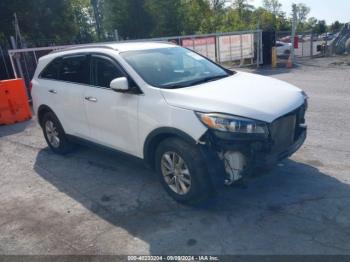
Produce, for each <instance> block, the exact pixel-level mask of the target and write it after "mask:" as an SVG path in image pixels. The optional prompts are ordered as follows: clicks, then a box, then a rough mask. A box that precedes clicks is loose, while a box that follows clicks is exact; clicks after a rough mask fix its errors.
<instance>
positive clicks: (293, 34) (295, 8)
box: [291, 4, 298, 65]
mask: <svg viewBox="0 0 350 262" xmlns="http://www.w3.org/2000/svg"><path fill="white" fill-rule="evenodd" d="M292 10H293V18H292V34H291V42H292V49H291V58H292V65H294V63H295V49H294V42H295V32H296V30H297V25H298V15H297V12H298V10H297V5H296V4H293V5H292Z"/></svg>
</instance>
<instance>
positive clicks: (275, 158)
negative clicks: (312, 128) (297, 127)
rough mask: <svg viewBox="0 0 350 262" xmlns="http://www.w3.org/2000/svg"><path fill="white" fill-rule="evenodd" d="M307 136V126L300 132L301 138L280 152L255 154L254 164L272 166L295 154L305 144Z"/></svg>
mask: <svg viewBox="0 0 350 262" xmlns="http://www.w3.org/2000/svg"><path fill="white" fill-rule="evenodd" d="M306 136H307V130H306V128H305V129H304V130H303V131H302V132H301V133H300V135H299V138H298V139H297V140H296V141H295V142H294V143H293V144H292V145H291V146H289V147H288V148H287V149H285V150H283V151H282V152H279V153H274V154H273V153H272V154H271V153H270V154H268V153H257V154H256V156H255V161H254V162H255V163H254V165H255V166H257V167H261V166H272V165H274V164H276V163H278V162H279V161H281V160H283V159H286V158H288V157H290V156H291V155H293V154H294V153H295V152H296V151H298V149H299V148H300V147H301V146H302V145H303V144H304V142H305V140H306Z"/></svg>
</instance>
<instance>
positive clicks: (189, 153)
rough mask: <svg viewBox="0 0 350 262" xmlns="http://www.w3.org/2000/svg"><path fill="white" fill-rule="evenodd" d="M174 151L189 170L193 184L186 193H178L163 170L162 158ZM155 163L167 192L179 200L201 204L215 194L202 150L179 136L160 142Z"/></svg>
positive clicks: (184, 202)
mask: <svg viewBox="0 0 350 262" xmlns="http://www.w3.org/2000/svg"><path fill="white" fill-rule="evenodd" d="M169 152H174V153H176V154H177V155H178V156H180V157H181V158H182V159H183V161H184V162H185V164H186V167H187V168H188V170H189V175H190V180H191V185H190V188H189V191H188V192H187V193H185V194H178V193H176V192H174V190H173V189H171V187H170V186H169V185H168V183H167V182H166V179H165V177H164V176H163V172H162V158H163V156H165V154H167V153H169ZM155 164H156V170H157V174H158V176H159V179H160V182H161V184H162V185H163V187H164V189H165V190H166V191H167V193H168V194H169V195H170V196H171V197H172V198H173V199H174V200H176V201H177V202H180V203H183V204H192V205H193V204H200V203H203V202H204V201H205V200H206V199H208V198H209V197H210V196H213V195H214V192H215V191H214V187H213V185H212V182H211V180H210V176H209V174H208V170H207V167H206V163H205V161H204V157H203V156H202V154H201V152H200V151H199V149H198V148H197V147H196V146H195V145H191V144H189V143H187V142H185V141H183V140H181V139H179V138H169V139H166V140H164V141H163V142H161V143H160V145H159V146H158V148H157V150H156V154H155Z"/></svg>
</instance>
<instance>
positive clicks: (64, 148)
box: [41, 112, 74, 155]
mask: <svg viewBox="0 0 350 262" xmlns="http://www.w3.org/2000/svg"><path fill="white" fill-rule="evenodd" d="M48 122H50V123H52V124H53V127H54V128H55V131H56V132H57V137H58V139H59V142H58V145H56V144H55V145H54V143H53V142H52V140H51V141H50V139H49V136H50V135H49V134H48V130H47V128H46V125H47V124H48ZM41 127H42V129H43V133H44V137H45V140H46V142H47V144H48V146H49V147H50V149H51V150H52V151H53V152H54V153H56V154H60V155H65V154H67V153H69V152H71V151H72V150H73V148H74V145H73V144H72V143H71V142H70V141H69V140H68V138H67V136H66V133H65V132H64V129H63V127H62V125H61V123H60V121H59V120H58V119H57V117H56V116H55V114H54V113H52V112H47V113H46V114H45V115H44V116H43V119H42V121H41Z"/></svg>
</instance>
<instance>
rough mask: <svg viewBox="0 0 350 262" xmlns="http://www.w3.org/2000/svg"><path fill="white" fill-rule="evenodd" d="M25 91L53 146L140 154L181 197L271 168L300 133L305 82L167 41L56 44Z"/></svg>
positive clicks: (61, 150) (190, 198)
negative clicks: (222, 61)
mask: <svg viewBox="0 0 350 262" xmlns="http://www.w3.org/2000/svg"><path fill="white" fill-rule="evenodd" d="M32 98H33V106H34V111H35V112H36V114H37V119H38V121H39V124H40V125H41V127H42V129H43V133H44V137H45V139H46V141H47V143H48V145H49V147H50V148H51V149H52V151H53V152H55V153H58V154H66V153H68V152H70V151H71V150H72V148H73V145H74V142H77V141H79V142H84V143H88V144H93V145H99V146H103V147H105V148H111V149H114V150H119V151H122V152H125V153H128V154H131V155H133V156H136V157H139V158H141V159H144V161H145V162H146V163H147V164H148V166H150V167H151V168H153V169H155V170H156V171H157V173H158V176H159V179H160V182H161V184H162V185H163V186H164V188H165V190H166V191H167V192H168V193H169V195H170V196H172V197H173V198H174V199H175V200H177V201H179V202H182V203H197V202H198V201H202V200H204V199H206V198H208V197H209V196H211V195H212V193H213V192H215V190H217V188H218V186H220V185H224V184H226V185H231V184H232V183H234V182H236V181H238V180H239V179H241V178H242V177H243V176H245V175H247V174H249V173H251V172H252V170H254V169H255V168H257V167H265V168H266V167H270V166H273V165H274V164H275V163H277V162H278V161H280V160H281V159H284V158H287V157H289V156H290V155H292V154H293V153H294V152H295V151H297V150H298V149H299V148H300V147H301V145H302V144H303V143H304V141H305V139H306V125H305V118H304V116H305V112H306V109H307V97H306V95H305V93H304V92H303V91H302V90H300V89H298V88H296V87H294V86H292V85H290V84H287V83H285V82H282V81H279V80H276V79H272V78H269V77H264V76H258V75H254V74H249V73H244V72H236V71H230V70H227V69H225V68H223V67H221V66H220V65H217V64H215V63H214V62H212V61H210V60H208V59H207V58H205V57H203V56H201V55H198V54H197V53H195V52H192V51H190V50H188V49H185V48H182V47H179V46H176V45H173V44H169V43H151V42H144V43H136V42H135V43H119V44H103V45H90V46H82V47H79V48H73V49H67V50H63V51H56V52H53V53H51V54H49V55H47V56H44V57H41V58H40V59H39V63H38V66H37V69H36V72H35V75H34V77H33V80H32Z"/></svg>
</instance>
